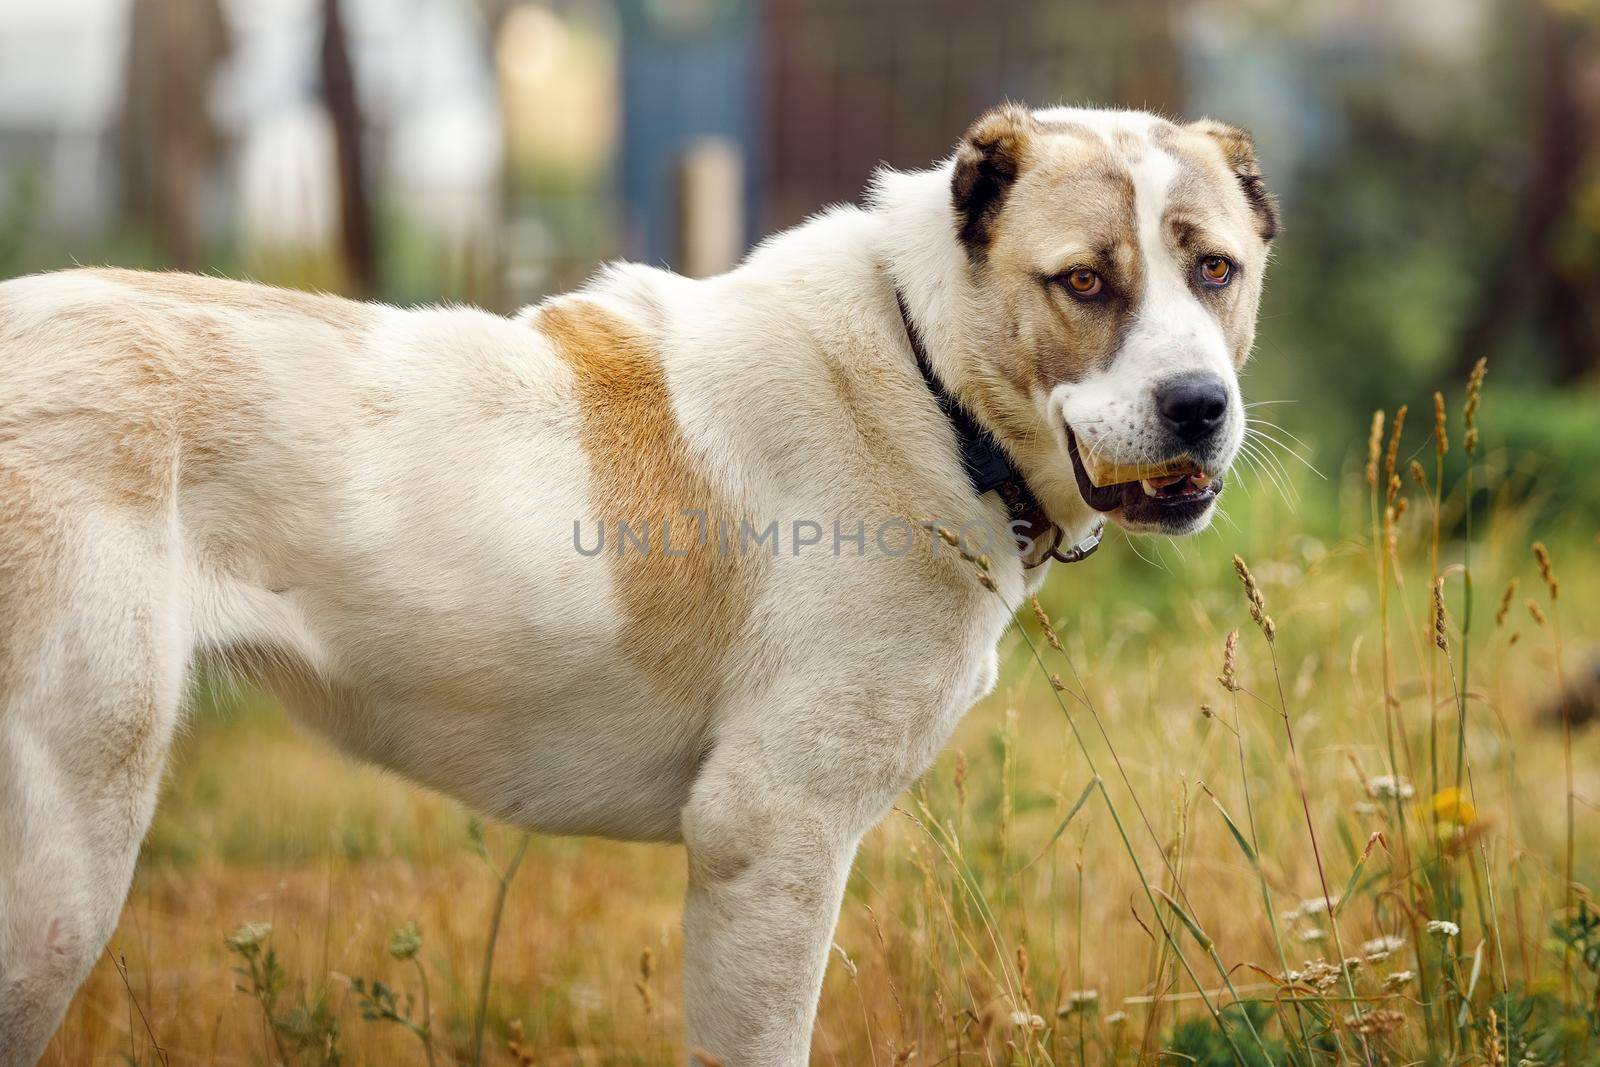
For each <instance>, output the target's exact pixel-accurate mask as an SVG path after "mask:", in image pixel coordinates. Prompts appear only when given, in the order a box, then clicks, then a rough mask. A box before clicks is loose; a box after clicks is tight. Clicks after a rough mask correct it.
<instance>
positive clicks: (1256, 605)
mask: <svg viewBox="0 0 1600 1067" xmlns="http://www.w3.org/2000/svg"><path fill="white" fill-rule="evenodd" d="M1233 569H1234V572H1235V573H1237V574H1238V575H1239V581H1241V582H1243V583H1244V596H1245V600H1247V601H1248V602H1249V604H1250V618H1251V620H1252V621H1253V622H1254V623H1255V624H1256V625H1257V626H1259V627H1261V633H1262V634H1263V635H1264V636H1265V637H1266V639H1267V640H1268V641H1272V640H1274V639H1276V637H1277V636H1278V627H1277V626H1276V624H1274V623H1273V621H1272V616H1271V615H1268V614H1267V602H1266V600H1265V599H1264V598H1263V597H1262V596H1261V587H1260V586H1258V585H1256V579H1255V575H1253V574H1251V573H1250V568H1249V567H1248V566H1246V565H1245V562H1244V559H1243V558H1242V557H1240V556H1237V555H1236V556H1234V557H1233Z"/></svg>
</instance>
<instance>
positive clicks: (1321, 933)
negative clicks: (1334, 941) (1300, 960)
mask: <svg viewBox="0 0 1600 1067" xmlns="http://www.w3.org/2000/svg"><path fill="white" fill-rule="evenodd" d="M1299 936H1300V940H1301V941H1307V942H1310V941H1321V940H1323V939H1324V938H1326V937H1327V936H1328V931H1326V930H1301V931H1300V935H1299Z"/></svg>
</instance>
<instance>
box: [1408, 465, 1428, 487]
mask: <svg viewBox="0 0 1600 1067" xmlns="http://www.w3.org/2000/svg"><path fill="white" fill-rule="evenodd" d="M1411 480H1412V481H1414V482H1416V483H1417V488H1419V489H1426V488H1427V487H1428V472H1427V471H1425V470H1423V469H1422V464H1420V463H1418V462H1417V461H1416V460H1412V461H1411Z"/></svg>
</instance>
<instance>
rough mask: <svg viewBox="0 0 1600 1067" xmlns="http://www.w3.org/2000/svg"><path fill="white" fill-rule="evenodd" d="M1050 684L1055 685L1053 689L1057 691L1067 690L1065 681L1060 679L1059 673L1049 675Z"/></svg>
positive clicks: (1063, 691)
mask: <svg viewBox="0 0 1600 1067" xmlns="http://www.w3.org/2000/svg"><path fill="white" fill-rule="evenodd" d="M1050 684H1051V685H1053V686H1055V690H1056V692H1058V693H1065V692H1066V691H1067V683H1066V682H1063V681H1062V680H1061V675H1059V674H1052V675H1051V676H1050Z"/></svg>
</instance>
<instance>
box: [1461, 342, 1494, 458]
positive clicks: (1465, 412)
mask: <svg viewBox="0 0 1600 1067" xmlns="http://www.w3.org/2000/svg"><path fill="white" fill-rule="evenodd" d="M1488 369H1489V360H1488V359H1487V358H1480V359H1479V360H1478V362H1476V363H1474V364H1473V365H1472V373H1471V374H1470V375H1468V376H1467V403H1466V406H1465V407H1464V408H1463V409H1462V411H1461V423H1462V425H1463V426H1465V427H1466V431H1467V432H1466V437H1465V440H1464V441H1463V442H1462V447H1464V448H1465V449H1466V450H1467V455H1469V456H1470V455H1472V454H1473V453H1474V452H1476V451H1477V449H1478V401H1479V400H1480V399H1482V397H1483V376H1484V374H1485V373H1486V372H1487V371H1488Z"/></svg>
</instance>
